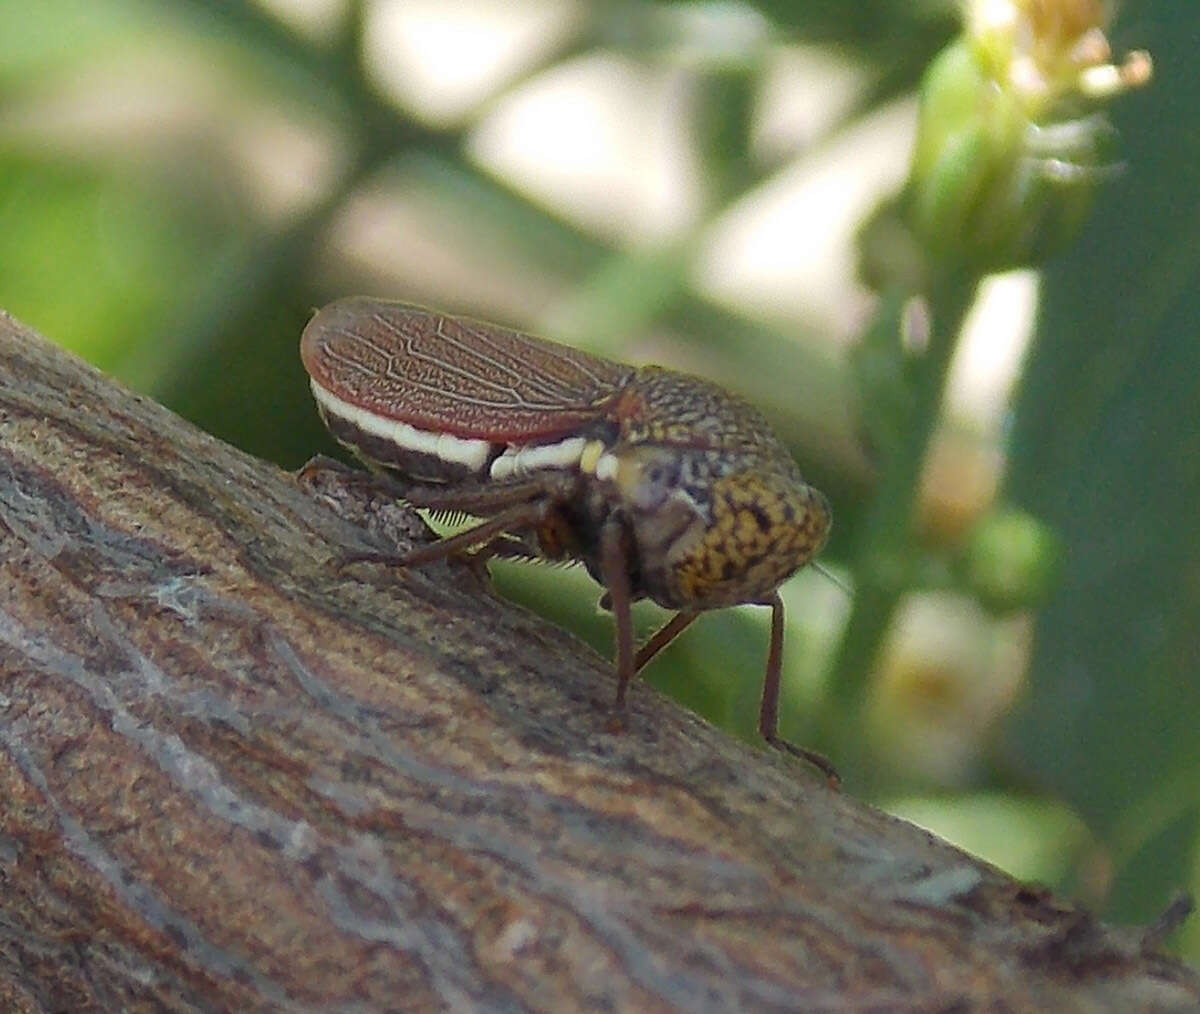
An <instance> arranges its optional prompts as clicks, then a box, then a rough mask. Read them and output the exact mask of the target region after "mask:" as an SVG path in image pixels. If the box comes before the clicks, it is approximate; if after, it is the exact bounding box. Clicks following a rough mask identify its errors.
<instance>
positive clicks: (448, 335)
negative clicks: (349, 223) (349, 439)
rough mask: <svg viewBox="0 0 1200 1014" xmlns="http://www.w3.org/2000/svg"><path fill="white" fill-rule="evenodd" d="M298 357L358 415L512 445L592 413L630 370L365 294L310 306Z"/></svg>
mask: <svg viewBox="0 0 1200 1014" xmlns="http://www.w3.org/2000/svg"><path fill="white" fill-rule="evenodd" d="M300 356H301V358H302V359H303V360H304V366H305V369H307V371H308V373H309V375H310V376H311V377H312V379H313V383H314V385H317V386H318V387H320V388H321V389H323V390H324V391H326V392H328V393H329V394H332V395H333V396H334V397H336V398H339V399H341V400H342V401H343V402H347V403H349V404H351V405H353V406H356V407H358V408H361V409H364V410H366V411H367V412H370V413H373V414H375V415H378V416H383V417H385V418H388V419H393V420H396V421H398V422H403V423H407V424H408V425H409V426H413V427H416V428H418V429H421V430H428V431H431V432H435V433H447V434H451V435H453V436H456V437H462V438H468V439H481V440H489V441H500V442H513V443H522V442H528V441H536V440H538V439H544V438H547V437H553V436H555V435H557V434H562V433H565V432H568V431H570V430H572V429H574V428H576V427H578V426H580V425H583V424H585V423H587V422H590V421H592V420H595V419H596V418H597V415H598V414H600V413H603V411H604V410H605V408H606V407H607V406H608V405H609V404H610V403H612V402H613V401H614V399H615V398H616V397H617V396H618V395H619V393H620V391H621V389H622V388H623V387H624V386H625V384H626V383H627V382H628V381H629V379H630V377H632V375H633V373H634V369H633V367H630V366H623V365H621V364H619V363H613V362H609V361H608V360H606V359H600V358H599V357H597V356H590V355H588V354H587V353H585V352H579V351H577V350H575V349H572V348H568V347H566V346H564V345H556V344H554V343H553V342H548V341H544V340H542V339H539V338H532V337H529V336H528V335H523V334H521V333H520V332H517V331H511V330H509V329H507V328H502V327H496V326H495V325H492V324H485V323H481V322H477V321H473V320H467V319H464V318H460V317H447V316H443V315H442V314H438V313H432V312H430V311H429V310H424V309H421V308H420V307H415V306H408V305H406V304H404V303H392V302H386V301H383V300H376V299H369V298H365V297H352V298H349V299H341V300H338V301H337V302H335V303H331V304H330V305H328V306H326V307H325V308H324V309H322V310H321V311H320V312H319V313H317V315H316V316H315V317H313V319H312V320H311V321H309V324H308V326H307V327H306V328H305V329H304V335H303V337H302V338H301V340H300Z"/></svg>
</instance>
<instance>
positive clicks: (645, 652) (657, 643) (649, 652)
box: [633, 612, 700, 673]
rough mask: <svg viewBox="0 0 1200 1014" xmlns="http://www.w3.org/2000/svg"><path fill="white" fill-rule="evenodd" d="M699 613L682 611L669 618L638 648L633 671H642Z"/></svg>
mask: <svg viewBox="0 0 1200 1014" xmlns="http://www.w3.org/2000/svg"><path fill="white" fill-rule="evenodd" d="M699 615H700V614H699V613H689V612H680V613H676V614H675V615H674V616H672V617H671V618H670V619H669V620H667V622H666V623H664V624H663V625H662V626H661V627H659V628H658V629H657V630H656V631H655V632H654V634H653V635H652V636H651V638H650V640H648V641H647V642H646V643H645V644H643V645H642V646H641V647H640V648H639V649H638V652H637V656H636V657H635V658H634V660H633V671H634V672H635V673H638V672H641V671H642V670H643V669H644V668H645V667H646V666H647V665H649V663H650V660H651V659H652V658H654V656H655V655H657V654H658V653H659V652H660V651H662V650H663V648H665V647H666V646H667V645H668V644H670V643H671V642H672V641H674V640H675V638H677V637H678V636H679V635H680V634H682V633H683V632H684V631H685V630H687V628H688V627H690V626H691V625H692V621H693V620H695V619H696V617H698V616H699Z"/></svg>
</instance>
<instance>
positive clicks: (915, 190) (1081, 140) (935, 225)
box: [907, 0, 1151, 272]
mask: <svg viewBox="0 0 1200 1014" xmlns="http://www.w3.org/2000/svg"><path fill="white" fill-rule="evenodd" d="M1102 13H1103V12H1102V10H1101V8H1100V5H1099V4H1098V3H1097V2H1096V0H970V2H968V3H967V4H966V5H965V10H964V15H965V21H966V31H965V33H964V34H963V35H962V36H961V37H960V38H959V39H957V40H956V41H955V42H953V43H952V44H951V45H950V46H949V47H948V48H947V49H946V50H944V51H943V52H942V54H941V55H940V56H939V57H938V58H937V59H936V60H935V61H934V62H933V64H931V65H930V67H929V69H928V71H927V72H926V74H925V79H924V81H923V83H922V89H921V114H920V122H919V125H918V132H917V143H916V149H915V152H914V156H913V165H912V171H911V174H910V177H909V184H908V192H907V200H908V204H907V208H908V217H909V224H910V226H911V228H912V229H913V231H914V233H915V234H916V235H917V237H918V238H919V239H920V241H921V242H922V244H923V245H924V246H925V248H926V249H927V250H928V251H929V252H930V253H931V254H932V256H933V257H934V259H940V260H953V261H954V262H956V263H957V264H960V265H966V266H969V267H972V268H975V269H976V270H978V271H980V272H984V271H996V270H1002V269H1006V268H1011V267H1017V266H1021V265H1029V264H1036V263H1038V262H1040V261H1041V260H1043V259H1044V258H1045V257H1046V255H1047V254H1048V253H1050V252H1052V251H1053V250H1055V249H1057V248H1058V247H1060V246H1061V245H1062V244H1063V243H1064V242H1066V241H1067V240H1069V239H1070V238H1071V237H1072V236H1073V235H1074V234H1075V232H1076V230H1077V228H1078V226H1079V223H1080V222H1081V221H1082V219H1083V217H1084V215H1085V214H1086V212H1087V209H1088V206H1089V204H1090V200H1091V197H1092V194H1093V192H1094V191H1095V189H1096V186H1097V184H1098V183H1099V182H1101V181H1103V180H1104V179H1105V178H1106V177H1107V176H1109V175H1110V174H1111V170H1112V165H1111V162H1110V160H1109V158H1108V156H1107V154H1106V149H1107V147H1108V146H1109V143H1110V141H1111V136H1112V130H1111V128H1110V127H1109V126H1108V123H1107V121H1106V120H1105V119H1104V117H1103V115H1102V112H1101V110H1102V107H1103V105H1104V103H1105V101H1106V100H1108V99H1110V98H1112V97H1113V96H1115V95H1117V94H1120V93H1121V92H1124V91H1126V90H1128V89H1130V88H1134V87H1138V86H1140V85H1142V84H1145V83H1146V82H1147V81H1148V80H1149V78H1150V72H1151V68H1150V58H1149V56H1147V55H1146V54H1145V53H1141V52H1138V53H1132V54H1130V55H1129V56H1128V57H1127V58H1126V60H1125V61H1124V63H1122V64H1121V65H1120V66H1117V65H1114V64H1112V63H1110V62H1108V61H1109V57H1110V56H1111V51H1110V50H1109V48H1108V42H1107V40H1106V39H1105V37H1104V34H1103V31H1102V29H1101V27H1100V23H1101V21H1102Z"/></svg>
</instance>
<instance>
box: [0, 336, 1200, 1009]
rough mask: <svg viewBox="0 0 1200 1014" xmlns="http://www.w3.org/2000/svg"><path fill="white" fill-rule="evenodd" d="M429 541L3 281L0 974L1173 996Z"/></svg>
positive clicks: (1123, 941)
mask: <svg viewBox="0 0 1200 1014" xmlns="http://www.w3.org/2000/svg"><path fill="white" fill-rule="evenodd" d="M338 499H340V500H341V501H342V502H341V503H340V504H339V505H338V506H339V509H337V510H335V509H334V501H335V500H338ZM356 512H357V513H358V515H359V517H358V519H357V520H358V521H359V522H360V523H357V524H356V523H352V519H353V517H354V515H355V513H356ZM423 537H425V536H424V534H423V527H422V525H421V524H420V522H419V521H418V520H417V519H416V518H415V516H413V515H412V514H411V513H410V512H408V511H407V510H406V509H404V508H403V507H400V506H398V505H395V504H394V503H393V504H389V503H387V502H385V501H384V500H382V499H378V498H375V497H374V495H373V494H371V493H369V492H368V493H358V494H355V493H354V492H353V490H347V489H345V488H344V487H342V486H339V485H338V484H336V483H334V484H332V485H326V486H325V487H324V489H323V490H322V489H318V490H317V491H316V492H315V493H314V492H313V491H305V490H302V489H300V488H299V487H298V485H297V483H296V481H295V479H294V478H293V477H292V476H290V475H287V474H285V473H283V472H281V471H279V470H278V469H276V468H274V467H272V466H270V465H267V464H264V463H263V462H260V461H256V460H253V459H251V458H248V457H247V456H246V455H244V454H241V453H239V452H238V451H236V450H233V449H231V448H229V447H227V446H224V445H222V444H220V443H218V442H217V441H215V440H213V439H211V438H210V437H207V436H205V435H204V434H203V433H200V432H198V431H197V430H196V429H194V428H193V427H191V426H189V425H188V424H186V423H184V422H182V421H181V420H179V419H177V418H175V417H173V416H172V415H170V413H168V412H167V411H165V410H164V409H162V408H160V407H158V406H156V405H154V404H153V403H151V402H149V401H148V400H146V399H144V398H139V397H136V396H134V395H131V394H129V393H128V392H126V391H123V390H121V389H120V388H118V387H116V386H115V385H113V384H112V383H111V382H109V381H107V380H105V379H104V378H103V377H101V376H100V375H98V374H97V373H96V372H95V371H94V370H92V369H90V368H89V367H87V366H84V365H83V364H81V363H80V362H78V361H77V360H75V359H73V358H72V357H70V356H68V355H66V354H64V353H63V352H61V351H59V350H57V349H55V348H54V347H52V346H50V345H48V344H46V343H45V342H44V341H43V340H42V339H40V338H39V337H38V336H36V335H34V334H32V333H30V332H29V331H28V330H26V329H24V328H22V327H21V326H20V325H18V324H17V323H16V322H14V321H12V320H11V319H10V318H7V317H4V316H3V315H0V547H2V548H0V568H3V575H2V576H0V880H2V886H3V890H2V893H0V1007H2V1008H3V1009H4V1010H12V1011H67V1010H69V1011H91V1010H100V1011H121V1010H238V1011H257V1010H300V1011H382V1010H404V1011H421V1010H434V1009H454V1010H471V1009H476V1010H488V1011H509V1010H511V1011H524V1010H545V1011H564V1010H572V1009H579V1008H596V1009H612V1010H637V1011H656V1010H687V1011H704V1010H741V1011H775V1010H800V1011H821V1010H838V1011H842V1010H921V1011H926V1010H974V1009H989V1010H992V1009H995V1010H1061V1011H1067V1010H1088V1011H1092V1010H1114V1011H1132V1010H1166V1009H1193V1008H1200V980H1198V978H1197V976H1196V975H1195V974H1194V973H1193V972H1191V971H1189V970H1188V969H1187V968H1185V967H1184V966H1182V965H1181V964H1179V963H1178V962H1176V961H1174V960H1173V959H1169V958H1166V957H1164V956H1162V955H1160V954H1158V953H1157V952H1156V951H1155V949H1154V947H1153V946H1152V945H1151V944H1149V943H1147V940H1146V939H1145V938H1144V937H1143V936H1141V935H1139V934H1137V933H1134V932H1130V931H1119V930H1116V929H1112V928H1109V927H1106V926H1104V925H1102V924H1100V923H1098V922H1097V921H1095V920H1094V919H1092V918H1091V917H1090V916H1089V915H1087V914H1086V913H1084V912H1082V911H1079V910H1078V909H1076V908H1074V907H1073V906H1072V905H1070V904H1068V903H1065V902H1063V901H1060V900H1057V899H1055V898H1054V897H1052V896H1050V895H1049V894H1047V893H1045V892H1043V891H1040V890H1037V889H1032V888H1030V887H1027V886H1024V885H1022V884H1019V883H1015V882H1014V881H1012V880H1011V879H1009V878H1007V877H1005V876H1004V875H1002V874H1001V873H999V872H998V871H996V870H994V869H992V868H990V867H988V866H986V865H984V864H981V863H980V862H978V861H976V860H975V859H972V858H971V857H970V856H967V855H965V854H963V853H962V852H959V851H957V850H956V849H954V848H952V847H950V846H949V845H947V844H945V843H943V842H941V841H938V840H937V839H935V838H933V837H931V836H930V835H928V834H926V833H925V832H923V831H920V830H918V829H917V828H915V827H912V826H910V825H908V824H905V823H903V822H900V821H897V820H894V819H891V818H889V817H887V816H885V815H883V814H881V813H878V812H877V811H875V810H873V809H871V808H869V807H867V806H864V805H863V804H861V803H859V802H857V801H855V800H854V799H852V798H850V797H848V796H847V795H845V794H840V793H838V792H835V791H832V790H831V789H830V788H829V787H828V786H827V785H826V784H825V783H824V782H823V780H821V779H820V778H818V777H814V775H813V774H812V772H811V771H810V770H809V769H806V768H804V767H803V766H801V765H798V764H796V763H793V762H791V761H789V760H788V759H786V758H784V757H781V756H776V755H773V754H771V753H768V752H756V751H754V750H752V749H749V748H747V747H746V746H743V745H741V744H738V743H736V742H733V741H731V740H729V739H727V738H726V737H725V736H723V735H722V734H720V733H719V732H717V731H715V730H713V729H711V728H709V727H708V726H706V725H705V724H704V723H702V722H701V721H699V720H698V719H696V718H695V717H694V716H692V715H690V714H687V713H686V712H683V711H681V710H680V708H678V707H677V706H675V705H674V704H672V703H670V702H669V701H666V700H663V699H662V698H661V697H659V696H658V695H657V694H655V693H654V692H653V691H652V690H650V689H648V688H646V687H644V686H639V687H636V688H635V689H634V691H633V693H632V695H631V697H632V700H631V708H630V715H629V721H628V726H627V728H626V730H625V731H623V732H621V731H614V729H613V728H612V725H611V722H610V716H609V713H608V710H607V704H608V701H609V699H610V696H611V693H612V673H611V669H610V667H609V665H608V663H606V662H605V661H604V660H602V659H600V658H597V657H596V656H594V655H593V654H592V653H591V652H589V651H588V650H587V649H586V648H584V647H582V646H581V645H580V644H578V643H577V642H575V641H573V640H572V639H570V638H569V637H567V636H565V635H564V634H563V633H562V632H561V631H559V630H557V629H554V628H552V627H551V626H550V625H548V624H547V623H546V622H544V621H542V620H540V619H538V618H536V617H533V616H530V615H528V614H526V613H524V612H522V611H520V610H518V609H516V608H514V607H512V606H510V605H508V604H505V603H504V602H502V601H500V600H498V599H496V598H495V597H494V596H492V595H491V594H490V592H488V591H487V590H486V585H485V582H484V579H483V578H482V576H481V575H480V574H478V573H476V572H475V571H473V570H472V569H471V568H470V567H468V566H465V565H462V564H459V563H439V564H435V565H430V566H429V567H426V568H423V569H421V570H419V571H417V570H414V571H396V570H394V569H390V570H389V569H387V568H382V567H371V566H356V567H354V568H351V569H349V570H346V571H344V572H339V570H338V569H337V567H335V566H332V565H331V561H332V560H334V559H336V558H338V557H339V556H341V555H342V554H345V553H347V552H353V551H356V550H357V551H364V550H371V549H374V550H380V549H386V548H388V545H389V542H393V541H399V542H403V541H405V540H408V539H410V538H423Z"/></svg>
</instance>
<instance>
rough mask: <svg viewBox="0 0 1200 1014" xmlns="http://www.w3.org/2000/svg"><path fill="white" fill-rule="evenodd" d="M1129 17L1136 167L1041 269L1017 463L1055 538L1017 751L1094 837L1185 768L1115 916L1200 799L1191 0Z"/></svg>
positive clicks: (1174, 868)
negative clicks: (1135, 62)
mask: <svg viewBox="0 0 1200 1014" xmlns="http://www.w3.org/2000/svg"><path fill="white" fill-rule="evenodd" d="M1137 27H1138V28H1139V29H1142V30H1149V31H1151V32H1152V33H1153V34H1152V36H1151V37H1150V38H1148V39H1145V40H1142V39H1138V40H1137V41H1138V43H1141V42H1143V41H1144V42H1146V43H1147V44H1148V45H1149V47H1150V49H1151V50H1152V51H1153V52H1154V54H1155V57H1156V63H1157V66H1156V79H1155V82H1154V84H1153V86H1152V87H1151V88H1150V89H1149V90H1148V91H1147V92H1146V93H1145V94H1140V95H1135V96H1132V97H1130V98H1129V99H1127V100H1126V101H1125V102H1124V104H1122V105H1121V106H1119V107H1118V109H1117V111H1116V117H1117V121H1118V122H1117V125H1118V127H1119V128H1120V130H1121V133H1122V143H1121V148H1122V150H1123V151H1125V152H1127V153H1128V160H1129V167H1128V171H1127V172H1126V173H1125V174H1124V175H1123V176H1122V177H1121V178H1120V179H1119V180H1117V181H1116V182H1115V183H1114V184H1113V185H1111V186H1110V187H1108V188H1107V189H1106V190H1104V191H1102V193H1101V200H1100V201H1099V202H1098V206H1097V208H1096V211H1095V213H1094V215H1093V217H1092V219H1091V222H1090V225H1089V227H1088V228H1087V229H1086V230H1085V234H1084V235H1083V237H1082V238H1081V240H1080V242H1079V243H1078V244H1077V245H1076V246H1075V247H1074V248H1073V250H1072V251H1071V253H1070V254H1069V255H1068V256H1066V257H1064V258H1063V259H1062V260H1060V261H1059V262H1058V263H1056V264H1055V265H1054V266H1053V267H1052V268H1051V270H1050V271H1049V272H1048V274H1047V277H1046V284H1045V303H1044V307H1043V313H1042V320H1041V324H1040V329H1039V334H1040V336H1041V337H1040V339H1039V341H1038V344H1037V346H1036V347H1035V349H1034V350H1033V352H1032V356H1031V359H1030V362H1029V366H1028V372H1027V374H1026V376H1025V378H1024V383H1023V387H1022V390H1021V394H1020V400H1019V405H1018V413H1017V427H1016V432H1015V434H1014V440H1013V445H1014V453H1013V458H1012V464H1011V475H1010V492H1011V494H1012V497H1013V499H1014V500H1015V501H1016V502H1018V503H1020V504H1021V505H1022V506H1024V507H1026V508H1027V509H1029V510H1030V511H1032V512H1033V513H1034V514H1035V515H1036V516H1039V517H1041V518H1042V519H1043V520H1045V521H1047V522H1049V523H1050V524H1051V525H1052V526H1053V527H1054V528H1056V529H1057V531H1058V533H1059V534H1060V536H1061V537H1062V540H1063V544H1064V568H1063V577H1062V583H1061V586H1060V588H1059V589H1058V592H1057V594H1056V595H1055V596H1054V597H1053V599H1052V601H1051V602H1050V603H1049V605H1048V606H1047V607H1046V608H1045V610H1044V611H1043V613H1042V614H1041V617H1040V619H1039V623H1038V629H1037V649H1036V657H1035V660H1034V667H1033V673H1032V693H1031V695H1030V697H1029V699H1028V700H1027V701H1026V703H1025V707H1024V708H1023V709H1022V712H1021V714H1020V717H1019V720H1018V721H1016V722H1014V723H1013V726H1012V729H1011V747H1012V751H1013V753H1014V754H1015V755H1016V756H1017V757H1019V759H1020V762H1021V764H1022V765H1023V767H1025V768H1026V769H1027V770H1028V771H1029V772H1030V773H1032V774H1033V775H1034V776H1036V778H1037V779H1038V780H1039V781H1040V782H1042V783H1043V784H1045V785H1047V786H1050V787H1052V788H1054V789H1056V790H1058V791H1060V792H1061V793H1063V795H1064V796H1065V797H1066V798H1067V799H1069V800H1071V801H1072V802H1073V803H1074V804H1075V805H1076V806H1077V807H1078V808H1079V809H1080V811H1081V812H1082V813H1083V814H1084V815H1085V816H1086V818H1087V819H1088V820H1089V822H1091V823H1092V824H1093V826H1094V828H1095V829H1096V830H1097V831H1098V832H1099V833H1100V835H1101V836H1102V837H1105V836H1108V835H1110V834H1111V833H1112V831H1113V828H1114V827H1116V826H1117V825H1118V824H1120V823H1121V822H1122V821H1123V819H1125V815H1126V813H1127V812H1128V811H1129V810H1130V808H1132V807H1135V806H1137V805H1138V803H1139V802H1140V801H1141V800H1143V799H1145V798H1146V797H1148V796H1151V795H1153V794H1155V793H1156V791H1157V790H1158V788H1159V787H1161V786H1162V785H1163V783H1164V782H1166V781H1168V780H1173V779H1180V778H1181V779H1182V780H1183V783H1184V784H1186V785H1189V786H1190V792H1188V793H1185V794H1180V795H1179V796H1178V797H1177V799H1178V806H1179V809H1178V811H1177V812H1176V813H1175V814H1174V815H1170V814H1168V815H1164V819H1163V821H1162V823H1161V824H1160V827H1159V832H1160V833H1161V834H1162V835H1164V838H1163V841H1162V843H1160V844H1161V845H1162V847H1161V848H1156V847H1155V844H1154V842H1147V843H1146V848H1147V849H1149V850H1150V852H1152V853H1153V855H1154V860H1155V861H1154V863H1152V864H1149V863H1146V862H1144V861H1139V862H1137V864H1136V867H1135V866H1132V865H1131V866H1130V867H1129V868H1126V869H1124V870H1121V871H1118V880H1119V882H1120V883H1121V884H1122V888H1121V890H1120V891H1119V893H1118V894H1117V896H1116V898H1115V899H1114V905H1115V915H1116V916H1118V917H1120V918H1126V919H1144V918H1146V917H1147V915H1148V913H1149V912H1152V911H1153V909H1154V908H1155V907H1156V906H1159V905H1162V904H1165V902H1166V900H1167V899H1166V897H1165V896H1164V895H1163V889H1164V886H1165V885H1166V884H1175V885H1182V884H1184V883H1185V882H1186V881H1187V878H1188V869H1189V867H1190V864H1191V863H1192V862H1193V861H1194V858H1193V855H1192V852H1193V850H1194V849H1195V847H1196V844H1195V837H1194V836H1190V837H1189V836H1188V835H1186V834H1182V833H1178V828H1180V827H1182V826H1184V825H1183V824H1180V823H1179V822H1180V821H1185V822H1186V819H1190V818H1186V814H1187V811H1188V810H1189V809H1190V808H1194V807H1195V806H1196V805H1197V803H1198V802H1200V735H1198V734H1197V730H1198V729H1200V669H1198V666H1200V526H1198V525H1197V504H1200V340H1198V337H1197V324H1196V322H1197V321H1198V320H1200V216H1198V215H1197V213H1196V208H1197V207H1200V176H1198V175H1197V173H1196V172H1195V166H1196V165H1197V164H1198V163H1200V78H1197V76H1196V74H1195V72H1194V66H1193V61H1192V55H1191V52H1190V50H1189V49H1188V48H1187V47H1186V46H1185V47H1180V46H1178V45H1176V44H1175V40H1179V39H1194V38H1196V37H1197V36H1198V35H1200V8H1197V7H1196V6H1195V5H1191V4H1183V5H1180V4H1174V3H1171V2H1169V0H1155V2H1153V3H1147V4H1145V5H1143V6H1142V7H1141V8H1140V18H1139V21H1138V23H1137ZM1150 852H1143V857H1144V856H1145V855H1146V854H1150ZM1135 882H1137V883H1135ZM1135 898H1136V899H1139V900H1138V901H1137V902H1136V903H1135V902H1134V900H1133V899H1135Z"/></svg>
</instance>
